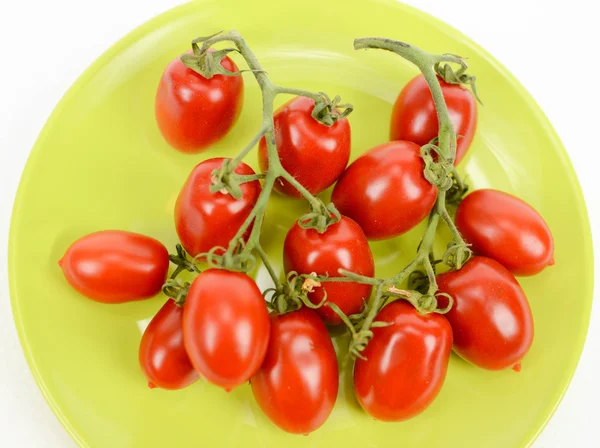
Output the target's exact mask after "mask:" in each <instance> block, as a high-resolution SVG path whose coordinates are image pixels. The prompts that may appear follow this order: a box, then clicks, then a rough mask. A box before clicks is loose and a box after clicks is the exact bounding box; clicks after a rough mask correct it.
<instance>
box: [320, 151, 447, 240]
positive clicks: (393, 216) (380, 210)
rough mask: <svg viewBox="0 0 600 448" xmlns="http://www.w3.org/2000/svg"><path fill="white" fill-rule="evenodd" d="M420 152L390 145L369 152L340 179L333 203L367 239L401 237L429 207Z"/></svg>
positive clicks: (430, 191)
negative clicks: (351, 220)
mask: <svg viewBox="0 0 600 448" xmlns="http://www.w3.org/2000/svg"><path fill="white" fill-rule="evenodd" d="M424 166H425V165H424V162H423V159H421V156H420V147H419V146H418V145H416V144H414V143H411V142H405V141H394V142H389V143H384V144H383V145H379V146H376V147H375V148H373V149H371V150H369V151H368V152H366V153H365V154H363V155H362V156H360V157H359V158H358V159H356V160H355V161H354V162H353V163H352V164H351V165H350V166H349V167H348V168H347V169H346V171H344V174H342V176H341V177H340V179H339V181H338V183H337V184H336V186H335V188H334V190H333V196H332V198H331V199H332V201H333V203H334V204H335V205H336V207H337V209H338V210H339V211H340V213H341V214H342V215H346V216H348V217H350V218H352V219H353V220H355V221H356V222H357V223H358V224H359V225H360V227H361V228H362V229H363V231H364V232H365V235H366V236H367V238H369V239H373V240H381V239H386V238H392V237H394V236H398V235H401V234H403V233H405V232H407V231H409V230H410V229H412V228H413V227H414V226H416V225H417V224H418V223H419V222H421V221H422V220H423V219H424V218H425V217H426V216H427V215H428V214H429V212H430V211H431V209H432V208H433V204H434V203H435V198H436V191H437V190H436V188H435V187H434V186H433V185H432V184H431V183H429V181H427V179H425V177H424V175H423V169H424Z"/></svg>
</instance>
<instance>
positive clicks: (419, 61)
mask: <svg viewBox="0 0 600 448" xmlns="http://www.w3.org/2000/svg"><path fill="white" fill-rule="evenodd" d="M365 48H379V49H382V50H387V51H391V52H394V53H396V54H398V55H400V56H402V57H403V58H404V59H406V60H408V61H410V62H412V63H413V64H415V65H416V66H417V67H418V68H419V70H421V73H422V74H423V77H424V78H425V81H427V84H428V85H429V89H430V90H431V95H432V97H433V102H434V104H435V110H436V113H437V117H438V123H439V132H438V146H439V148H440V151H441V154H442V156H443V157H444V158H446V159H447V160H448V161H449V162H450V163H453V162H454V159H455V158H456V133H455V131H454V126H453V125H452V121H451V120H450V114H449V113H448V108H447V107H446V102H445V100H444V94H443V93H442V87H441V86H440V83H439V80H438V78H437V74H436V72H435V70H434V66H435V64H436V63H440V62H454V63H457V64H461V61H462V59H461V58H459V57H456V56H452V55H447V54H443V55H435V54H431V53H427V52H426V51H423V50H421V49H420V48H417V47H414V46H412V45H409V44H407V43H405V42H400V41H396V40H392V39H385V38H382V37H363V38H360V39H355V40H354V49H355V50H359V49H365Z"/></svg>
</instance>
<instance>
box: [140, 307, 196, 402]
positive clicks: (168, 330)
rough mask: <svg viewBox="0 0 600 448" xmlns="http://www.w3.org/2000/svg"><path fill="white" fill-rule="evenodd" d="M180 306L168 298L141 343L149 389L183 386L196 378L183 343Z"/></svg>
mask: <svg viewBox="0 0 600 448" xmlns="http://www.w3.org/2000/svg"><path fill="white" fill-rule="evenodd" d="M182 327H183V307H181V306H178V305H176V304H175V301H174V300H172V299H169V300H168V301H167V303H165V304H164V305H163V307H162V308H161V309H160V311H159V312H158V313H157V314H156V316H154V318H153V319H152V320H151V321H150V324H149V325H148V327H146V331H144V335H143V336H142V341H141V342H140V350H139V361H140V367H141V368H142V371H143V372H144V375H146V378H148V386H149V387H150V388H154V387H161V388H163V389H170V390H175V389H183V388H184V387H187V386H189V385H190V384H192V383H193V382H194V381H196V380H197V379H198V372H196V370H194V367H193V366H192V363H191V362H190V358H189V357H188V355H187V352H186V351H185V347H184V345H183V328H182Z"/></svg>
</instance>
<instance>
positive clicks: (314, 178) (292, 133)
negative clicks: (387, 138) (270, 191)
mask: <svg viewBox="0 0 600 448" xmlns="http://www.w3.org/2000/svg"><path fill="white" fill-rule="evenodd" d="M314 106H315V102H314V100H312V99H310V98H306V97H303V96H299V97H296V98H294V99H292V100H291V101H289V102H287V103H286V104H284V105H283V106H281V107H280V108H279V109H278V110H277V111H276V112H275V115H274V116H273V124H274V133H275V144H276V145H277V151H278V153H279V159H280V160H281V165H282V166H283V167H284V168H285V169H286V170H287V171H288V172H289V173H290V174H291V175H292V176H294V177H295V178H296V180H298V182H300V183H301V184H302V185H303V186H304V187H305V188H306V189H307V190H308V191H310V192H311V193H312V194H313V195H316V194H318V193H320V192H321V191H323V190H325V189H326V188H327V187H329V186H331V185H332V184H333V183H334V182H335V181H336V180H337V178H338V177H340V175H341V174H342V172H343V171H344V168H346V165H347V164H348V160H349V158H350V122H349V121H348V119H346V118H343V119H341V120H338V121H336V122H335V123H334V124H333V126H325V125H324V124H322V123H319V122H318V121H317V120H315V119H314V118H313V117H312V116H311V114H312V111H313V109H314ZM258 160H259V163H260V169H261V170H262V171H263V172H266V171H267V170H268V168H269V161H268V157H267V143H266V140H265V138H264V137H263V138H262V139H261V141H260V144H259V147H258ZM275 189H276V190H277V191H278V192H280V193H283V194H285V195H288V196H294V197H302V195H301V194H300V193H299V192H298V190H296V189H295V188H294V187H293V186H292V185H290V184H289V183H288V182H287V181H285V180H283V179H279V180H278V181H277V182H276V183H275Z"/></svg>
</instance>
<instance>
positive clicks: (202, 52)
mask: <svg viewBox="0 0 600 448" xmlns="http://www.w3.org/2000/svg"><path fill="white" fill-rule="evenodd" d="M219 42H230V43H232V44H233V45H234V46H235V51H237V52H238V53H239V54H240V55H241V56H242V57H243V58H244V60H245V61H246V63H247V65H248V68H249V71H251V72H252V73H253V75H254V77H255V78H256V81H257V83H258V85H259V87H260V90H261V93H262V113H263V120H262V126H261V129H260V130H259V132H258V133H257V134H256V135H255V136H254V137H253V138H252V140H251V141H250V142H249V143H248V145H246V147H245V148H244V149H243V150H242V151H241V152H240V153H239V154H238V155H237V156H236V157H235V158H234V159H233V160H232V161H230V162H228V163H227V165H224V167H223V168H222V169H221V170H217V171H215V172H214V173H213V176H214V180H213V183H214V184H215V188H217V189H219V190H220V189H221V188H225V190H227V191H229V192H232V195H233V192H235V191H239V184H241V183H243V182H247V181H251V180H253V178H243V177H242V176H237V177H236V176H235V175H232V173H233V170H234V169H235V168H236V167H237V166H238V165H239V163H240V162H241V161H242V160H243V159H244V157H245V156H246V155H247V154H248V153H249V152H250V151H251V150H252V148H254V147H255V146H256V144H257V143H258V142H259V141H260V140H261V139H262V138H263V137H264V139H265V141H266V145H267V151H268V162H269V169H268V171H267V173H266V175H265V176H264V185H263V189H262V192H261V194H260V196H259V198H258V200H257V202H256V205H255V206H254V208H253V210H252V212H251V213H250V214H249V216H248V217H247V219H246V220H245V222H244V223H243V224H242V226H241V227H240V229H239V230H238V232H237V234H236V235H235V237H234V238H233V239H232V240H231V241H230V243H229V245H228V247H227V248H226V252H225V254H223V255H222V256H218V257H211V259H212V260H218V265H219V267H223V268H227V269H234V270H245V268H246V267H247V266H249V265H252V264H253V263H248V259H249V257H251V253H252V251H254V250H257V251H258V254H259V255H260V256H261V258H262V254H264V252H262V250H261V249H260V247H259V245H260V242H259V238H260V233H261V228H262V222H263V220H264V215H265V209H266V206H267V203H268V201H269V197H270V195H271V192H272V190H273V186H274V184H275V182H276V181H277V179H278V178H280V177H281V178H283V179H285V180H286V181H288V182H289V183H290V184H292V185H293V186H294V187H295V188H296V189H297V190H298V191H299V192H300V194H301V195H302V196H303V197H304V198H305V199H306V200H307V201H308V203H309V205H310V209H311V213H309V214H308V215H306V216H309V215H310V219H304V220H303V225H305V226H308V227H314V228H315V229H316V230H318V231H319V232H324V231H325V230H326V229H327V226H329V225H331V224H333V223H335V222H337V221H339V213H336V211H335V209H334V207H333V206H332V204H329V206H325V204H324V203H323V202H322V201H321V200H320V199H318V198H316V197H315V196H313V195H312V194H311V193H310V192H309V191H308V190H307V189H306V188H304V187H303V186H302V185H301V184H300V183H299V182H298V181H297V180H296V179H295V178H294V177H293V176H292V175H291V174H290V173H288V172H287V171H286V170H285V169H284V168H283V166H282V165H281V161H280V160H279V156H278V153H277V147H276V144H275V135H274V125H273V113H274V105H273V103H274V100H275V97H276V96H277V95H279V94H290V95H301V96H305V97H308V98H311V99H313V100H314V101H315V109H317V107H318V108H319V110H320V111H324V113H323V112H322V113H321V115H320V116H319V117H318V118H317V117H315V119H318V120H319V121H321V122H322V123H323V125H326V126H328V125H331V124H333V123H334V122H335V121H336V120H337V119H339V118H340V117H343V116H346V115H347V114H348V113H349V111H351V110H352V107H351V106H349V105H348V106H342V105H339V106H338V105H337V101H339V98H337V97H336V98H335V102H331V101H330V99H329V97H328V96H327V95H325V94H323V93H320V92H319V93H313V92H308V91H305V90H301V89H295V88H288V87H281V86H277V85H275V84H273V82H271V80H270V79H269V77H268V75H267V72H265V71H264V70H263V68H262V67H261V65H260V64H259V62H258V60H257V59H256V56H255V55H254V53H253V52H252V51H251V50H250V48H249V46H248V45H247V44H246V41H245V40H244V39H243V38H242V37H241V36H240V35H239V33H238V32H237V31H229V32H227V33H219V34H216V35H212V36H208V37H200V38H197V39H194V41H193V42H192V46H193V49H194V55H187V56H186V55H184V56H182V61H183V63H184V64H186V65H187V66H188V67H189V68H191V69H193V70H196V71H198V72H199V73H201V74H202V75H204V76H206V77H209V78H210V77H211V76H213V75H214V74H222V75H225V76H239V73H230V72H227V71H226V70H224V69H223V68H222V67H221V66H220V60H221V59H222V58H223V57H225V55H226V54H227V53H229V52H231V51H233V49H228V50H221V51H220V52H219V51H209V50H210V49H211V47H212V46H213V45H215V44H217V43H219ZM200 43H201V44H202V45H201V46H199V44H200ZM214 58H218V59H217V60H215V59H214ZM341 107H346V110H344V111H342V112H340V111H339V110H338V109H337V108H341ZM235 182H237V185H233V183H235ZM332 210H333V211H332ZM301 220H302V218H301ZM251 226H252V230H251V231H250V232H251V233H250V236H249V238H248V241H247V242H246V243H245V244H242V240H243V237H244V235H246V232H247V231H248V230H249V229H250V227H251ZM241 246H243V249H242V251H241V252H240V253H236V251H238V250H239V248H240V247H241Z"/></svg>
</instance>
